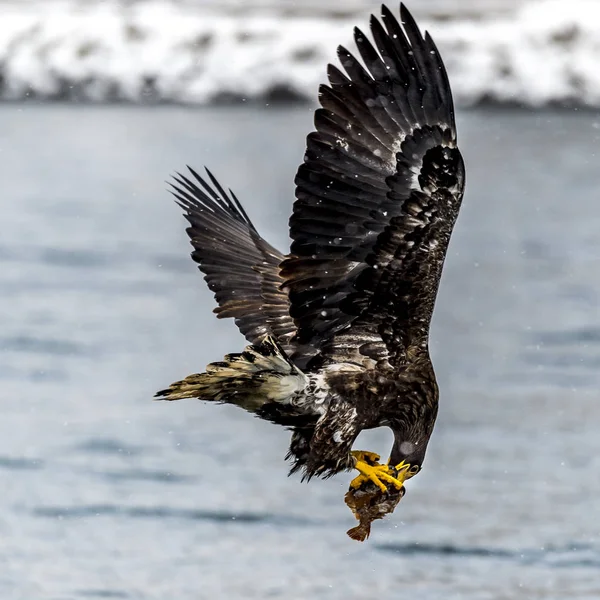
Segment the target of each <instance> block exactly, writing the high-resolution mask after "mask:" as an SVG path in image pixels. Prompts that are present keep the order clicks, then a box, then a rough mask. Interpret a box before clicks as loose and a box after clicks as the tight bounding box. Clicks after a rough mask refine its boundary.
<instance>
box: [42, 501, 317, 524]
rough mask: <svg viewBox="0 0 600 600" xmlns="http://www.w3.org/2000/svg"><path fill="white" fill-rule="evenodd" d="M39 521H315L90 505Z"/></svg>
mask: <svg viewBox="0 0 600 600" xmlns="http://www.w3.org/2000/svg"><path fill="white" fill-rule="evenodd" d="M32 513H33V515H35V516H36V517H44V518H51V519H61V520H62V519H82V518H87V517H102V516H119V517H121V516H124V517H130V518H141V519H148V518H150V519H184V520H190V521H212V522H215V523H223V522H235V523H245V524H248V523H266V524H270V525H296V526H298V525H307V524H314V521H312V520H309V519H305V518H302V517H297V516H293V515H276V514H271V513H258V512H228V511H213V510H200V509H186V508H172V507H167V506H119V505H117V504H91V505H86V506H40V507H37V508H34V509H33V511H32Z"/></svg>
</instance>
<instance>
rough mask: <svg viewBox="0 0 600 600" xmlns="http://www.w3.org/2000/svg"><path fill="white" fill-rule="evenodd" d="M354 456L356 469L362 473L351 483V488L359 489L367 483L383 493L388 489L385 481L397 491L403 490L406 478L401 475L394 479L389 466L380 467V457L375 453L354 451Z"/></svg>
mask: <svg viewBox="0 0 600 600" xmlns="http://www.w3.org/2000/svg"><path fill="white" fill-rule="evenodd" d="M352 456H353V457H354V459H355V461H356V462H355V465H354V468H355V469H356V470H357V471H358V472H359V473H360V475H358V476H357V477H355V478H354V479H353V480H352V481H351V482H350V487H351V488H353V489H358V488H360V486H361V485H362V484H363V483H366V482H367V481H371V482H373V483H374V484H375V485H376V486H377V487H378V488H379V489H380V490H381V491H382V492H384V493H385V492H387V491H388V490H387V487H386V485H385V484H384V483H383V482H384V481H385V482H387V483H390V484H392V485H393V486H394V487H396V488H397V489H402V486H403V484H404V479H405V478H402V479H401V478H400V477H401V475H402V474H403V473H402V472H401V473H400V474H399V475H400V476H399V477H394V476H393V475H392V474H391V473H392V469H391V468H390V467H389V465H380V464H379V463H378V462H377V461H378V460H379V458H380V457H379V455H378V454H375V453H374V452H364V451H360V450H359V451H354V452H352Z"/></svg>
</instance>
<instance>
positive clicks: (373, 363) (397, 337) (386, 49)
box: [156, 5, 465, 492]
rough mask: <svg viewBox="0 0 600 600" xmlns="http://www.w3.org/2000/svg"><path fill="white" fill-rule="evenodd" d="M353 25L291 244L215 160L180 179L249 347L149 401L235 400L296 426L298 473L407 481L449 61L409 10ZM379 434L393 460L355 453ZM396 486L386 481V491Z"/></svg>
mask: <svg viewBox="0 0 600 600" xmlns="http://www.w3.org/2000/svg"><path fill="white" fill-rule="evenodd" d="M400 22H401V24H400V23H399V22H398V20H397V19H396V18H395V17H394V16H393V14H392V13H391V11H390V10H389V9H388V8H386V7H385V6H383V7H382V19H381V21H380V20H378V19H377V18H376V17H375V16H372V17H371V21H370V29H371V33H372V38H373V40H374V43H372V42H370V41H369V40H368V38H367V36H366V35H364V33H362V32H361V31H360V30H359V29H355V30H354V39H355V41H356V45H357V47H358V52H359V53H360V56H361V57H362V63H361V62H360V61H359V60H358V59H357V58H356V57H355V56H353V55H352V54H351V53H350V52H348V50H346V49H345V48H343V47H341V46H340V47H339V48H338V56H339V60H340V62H341V66H342V68H343V71H342V70H340V69H338V68H337V67H335V66H333V65H329V67H328V79H329V85H323V86H321V88H320V90H319V101H320V104H321V108H319V109H318V110H317V111H316V113H315V131H313V132H312V133H310V134H309V135H308V137H307V143H306V146H307V149H306V154H305V156H304V162H303V163H302V165H301V166H300V168H299V169H298V173H297V175H296V180H295V183H296V200H295V202H294V206H293V213H292V216H291V218H290V237H291V239H292V242H291V247H290V252H289V254H287V255H284V254H282V253H281V252H279V251H278V250H276V249H275V248H274V247H273V246H271V245H270V244H269V243H268V242H266V241H265V240H264V239H263V238H262V237H261V236H260V235H259V233H258V231H257V230H256V228H255V227H254V225H253V224H252V222H251V220H250V219H249V217H248V215H247V214H246V212H245V210H244V209H243V208H242V205H241V204H240V202H239V201H238V199H237V198H236V196H235V195H234V194H233V192H231V190H229V192H226V191H225V190H224V189H223V187H222V186H221V185H220V184H219V183H218V182H217V180H216V179H215V178H214V177H213V176H212V174H211V173H210V172H209V171H208V170H207V174H208V175H207V179H204V178H202V177H201V176H200V175H198V174H197V173H196V172H195V171H193V170H192V169H190V175H189V176H184V175H181V174H179V175H178V176H177V177H175V182H174V184H173V190H172V192H173V194H174V196H175V197H176V201H177V203H178V204H179V206H180V207H181V208H182V209H183V210H184V211H185V217H186V218H187V220H188V221H189V223H190V226H189V228H188V229H187V233H188V235H189V237H190V240H191V243H192V246H193V247H194V250H193V252H192V258H193V260H194V261H195V262H197V263H198V265H199V268H200V270H201V271H202V272H203V273H204V275H205V280H206V282H207V283H208V286H209V288H210V289H211V290H212V291H213V292H214V294H215V297H216V300H217V303H218V305H219V306H218V308H216V309H215V312H216V314H217V316H218V317H219V318H225V317H233V318H234V319H235V322H236V324H237V326H238V327H239V329H240V331H241V332H242V333H243V334H244V336H245V337H246V339H247V340H248V342H249V343H250V345H249V346H247V347H246V348H245V350H244V351H243V352H241V353H238V354H229V355H227V356H226V357H225V358H224V360H223V361H221V362H215V363H211V364H209V365H208V367H207V368H206V372H205V373H200V374H196V375H190V376H189V377H186V378H185V379H183V380H182V381H178V382H176V383H174V384H172V385H171V386H170V387H169V388H167V389H165V390H162V391H160V392H158V393H157V394H156V396H157V397H159V398H162V399H165V400H179V399H181V398H198V399H200V400H207V401H215V402H221V403H227V404H235V405H237V406H239V407H241V408H244V409H245V410H247V411H249V412H251V413H253V414H255V415H256V416H258V417H260V418H263V419H266V420H269V421H272V422H273V423H277V424H279V425H283V426H285V427H287V428H289V429H291V431H292V439H291V444H290V448H289V452H288V455H287V457H286V458H288V459H289V460H291V461H292V468H291V472H292V473H293V472H296V471H301V472H302V473H303V478H305V479H310V478H311V477H313V476H315V475H316V476H323V477H329V476H331V475H334V474H336V473H339V472H341V471H344V470H350V469H357V470H358V472H359V475H358V476H357V477H356V478H355V479H354V480H353V481H352V482H351V487H354V488H358V487H359V486H361V485H362V484H364V483H367V482H372V483H373V484H375V485H376V486H378V487H379V488H380V489H381V490H382V492H385V491H387V490H388V486H393V487H394V488H396V489H398V490H401V489H402V488H403V485H404V482H405V480H406V479H408V478H410V477H412V476H413V475H415V474H416V473H418V472H419V471H420V469H421V465H422V463H423V459H424V457H425V451H426V449H427V444H428V441H429V438H430V436H431V433H432V431H433V427H434V423H435V419H436V415H437V410H438V396H439V392H438V386H437V383H436V378H435V374H434V371H433V366H432V364H431V359H430V357H429V349H428V337H429V326H430V321H431V315H432V312H433V307H434V303H435V298H436V295H437V291H438V285H439V281H440V276H441V273H442V266H443V263H444V258H445V255H446V250H447V247H448V242H449V239H450V235H451V233H452V228H453V226H454V223H455V221H456V217H457V215H458V211H459V208H460V204H461V200H462V197H463V191H464V183H465V170H464V164H463V159H462V157H461V154H460V152H459V150H458V147H457V143H456V128H455V122H454V107H453V102H452V94H451V92H450V86H449V83H448V77H447V74H446V70H445V68H444V64H443V62H442V59H441V57H440V54H439V52H438V50H437V48H436V46H435V44H434V42H433V40H432V39H431V37H430V36H429V34H428V33H425V35H422V34H421V32H420V31H419V28H418V26H417V24H416V22H415V20H414V19H413V17H412V16H411V15H410V13H409V12H408V10H407V9H406V7H404V6H403V5H401V6H400ZM382 426H387V427H389V428H391V430H392V431H393V434H394V443H393V446H392V450H391V453H390V458H389V461H388V463H387V464H380V463H379V462H378V460H379V456H377V455H376V454H374V453H371V452H365V451H356V450H353V449H352V446H353V444H354V441H355V440H356V437H357V436H358V434H359V433H360V432H361V431H362V430H364V429H372V428H375V427H382ZM389 489H390V490H391V489H392V488H391V487H390V488H389Z"/></svg>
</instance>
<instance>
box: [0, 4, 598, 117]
mask: <svg viewBox="0 0 600 600" xmlns="http://www.w3.org/2000/svg"><path fill="white" fill-rule="evenodd" d="M2 6H3V9H2V18H1V19H0V98H2V99H8V100H11V99H12V100H16V99H22V98H42V99H73V100H85V101H96V102H101V101H110V100H125V101H131V102H144V101H157V100H160V101H173V102H186V103H199V104H202V103H207V102H211V101H214V100H216V99H221V98H223V97H231V98H237V99H248V100H251V99H257V98H265V97H271V96H283V97H288V96H293V97H300V98H307V99H312V100H314V99H315V97H316V90H317V85H318V84H319V83H320V82H322V81H324V78H325V64H326V63H327V62H329V61H334V60H335V47H336V45H337V44H338V43H343V44H345V45H349V46H350V47H352V41H351V39H352V37H351V34H352V27H353V26H354V25H359V26H361V27H362V28H366V24H367V18H366V13H365V16H364V17H361V16H358V17H357V16H352V17H348V16H346V17H338V18H329V17H326V16H323V15H320V16H311V15H307V14H304V13H303V14H299V15H296V16H290V15H287V16H283V15H281V14H276V13H275V12H274V11H268V10H262V11H257V12H248V11H246V12H244V13H236V12H235V11H231V10H229V11H224V10H219V9H218V8H215V6H214V5H213V7H212V8H210V7H208V6H204V7H199V6H197V5H196V6H194V5H190V4H181V3H180V4H177V3H173V2H170V1H168V0H142V1H140V2H136V3H134V4H131V5H123V4H118V3H114V2H111V1H108V2H103V3H96V2H94V3H90V4H83V5H82V4H80V3H73V2H56V1H49V2H44V3H43V4H42V3H41V2H40V3H38V2H29V3H22V2H21V3H14V4H4V5H2ZM421 21H422V23H421V24H422V26H424V27H426V28H427V29H429V31H431V33H432V35H433V36H434V39H435V40H436V42H437V44H438V46H439V47H440V50H441V51H442V53H443V56H444V59H445V61H446V64H447V66H448V70H449V73H450V77H451V82H452V86H453V89H454V92H455V96H456V98H457V101H458V103H461V104H472V103H477V102H479V101H482V100H493V101H498V102H510V103H523V104H526V105H531V106H541V105H545V104H549V103H558V104H578V105H587V106H600V2H597V1H595V0H571V1H570V2H564V1H563V0H541V1H537V2H533V3H527V4H525V5H523V6H521V7H520V8H518V9H517V10H515V11H513V12H511V13H509V14H503V15H494V16H489V17H487V18H486V16H485V14H484V15H482V17H481V18H477V19H475V18H464V17H458V18H456V19H453V20H444V21H435V20H427V19H425V20H423V19H421Z"/></svg>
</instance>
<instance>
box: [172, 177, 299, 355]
mask: <svg viewBox="0 0 600 600" xmlns="http://www.w3.org/2000/svg"><path fill="white" fill-rule="evenodd" d="M188 168H189V167H188ZM190 172H191V174H192V176H193V178H194V179H195V181H193V180H192V179H190V178H188V177H185V176H183V175H179V176H178V177H175V181H176V184H175V185H173V190H172V193H173V195H174V196H175V198H176V199H177V203H178V204H179V205H180V206H181V208H183V209H184V211H185V217H186V219H187V220H188V221H189V223H190V227H188V229H187V233H188V235H189V236H190V241H191V243H192V246H193V247H194V251H193V252H192V258H193V259H194V261H196V262H197V263H198V265H199V267H198V268H199V269H200V270H201V271H202V272H203V273H204V275H205V277H204V279H205V280H206V282H207V283H208V287H209V288H210V289H211V290H212V291H213V292H214V294H215V298H216V300H217V302H218V304H219V306H218V307H217V308H216V309H215V313H216V314H217V316H218V317H220V318H225V317H234V318H235V322H236V324H237V325H238V327H239V328H240V331H241V332H242V333H243V334H244V335H245V336H246V339H247V340H248V341H249V342H251V343H254V342H256V341H258V340H259V339H260V338H261V337H263V336H264V335H265V334H266V333H270V334H272V335H274V336H275V337H276V338H277V340H278V341H279V343H280V344H281V345H282V346H283V347H284V348H286V347H287V345H288V343H289V341H290V339H291V338H292V336H293V335H294V334H295V332H296V327H295V325H294V323H293V321H292V319H291V317H290V315H289V301H288V297H287V293H285V292H283V291H281V284H282V283H283V280H282V278H281V276H280V275H279V265H280V263H281V261H282V260H283V255H282V254H281V253H280V252H279V251H278V250H276V249H275V248H273V246H271V245H270V244H269V243H267V242H266V241H265V240H263V239H262V238H261V237H260V235H259V234H258V232H257V231H256V229H255V227H254V225H253V224H252V222H251V221H250V219H249V218H248V215H247V214H246V212H245V211H244V209H243V208H242V206H241V204H240V203H239V201H238V199H237V198H236V197H235V195H234V194H233V192H232V191H231V190H229V194H227V192H225V190H224V189H223V188H222V187H221V185H220V184H219V183H218V182H217V180H216V179H215V178H214V177H213V176H212V174H211V173H210V171H208V169H207V174H208V177H209V178H210V180H211V182H212V186H213V187H211V186H210V185H209V184H208V183H207V182H206V181H205V180H204V179H202V177H200V176H199V175H198V174H197V173H196V172H195V171H194V170H192V169H190Z"/></svg>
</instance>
